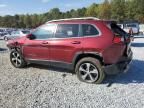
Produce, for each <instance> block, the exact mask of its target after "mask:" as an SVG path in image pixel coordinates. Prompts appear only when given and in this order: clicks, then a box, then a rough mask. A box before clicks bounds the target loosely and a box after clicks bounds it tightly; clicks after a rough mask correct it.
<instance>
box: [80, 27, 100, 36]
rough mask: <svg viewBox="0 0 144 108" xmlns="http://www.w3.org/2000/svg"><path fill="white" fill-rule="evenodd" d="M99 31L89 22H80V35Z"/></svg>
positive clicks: (91, 34)
mask: <svg viewBox="0 0 144 108" xmlns="http://www.w3.org/2000/svg"><path fill="white" fill-rule="evenodd" d="M98 34H99V31H98V30H97V29H96V28H95V27H94V26H93V25H90V24H82V35H83V36H94V35H98Z"/></svg>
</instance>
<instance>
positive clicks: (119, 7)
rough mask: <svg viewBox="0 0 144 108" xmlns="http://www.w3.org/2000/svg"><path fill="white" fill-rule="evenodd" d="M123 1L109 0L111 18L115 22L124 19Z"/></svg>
mask: <svg viewBox="0 0 144 108" xmlns="http://www.w3.org/2000/svg"><path fill="white" fill-rule="evenodd" d="M125 9H126V7H125V0H111V12H112V18H113V19H115V20H118V21H120V20H123V19H125V11H126V10H125Z"/></svg>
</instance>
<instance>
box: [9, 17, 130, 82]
mask: <svg viewBox="0 0 144 108" xmlns="http://www.w3.org/2000/svg"><path fill="white" fill-rule="evenodd" d="M130 43H131V39H130V36H129V35H128V34H127V33H126V32H125V31H123V30H122V29H121V28H120V27H119V26H117V25H116V23H115V22H113V21H104V20H99V19H96V18H72V19H61V20H53V21H49V22H47V23H45V24H43V25H42V26H40V27H38V28H36V29H35V30H34V31H33V32H32V33H31V34H29V35H28V36H25V37H21V38H18V39H15V40H9V41H8V42H7V46H8V48H9V49H10V50H11V53H10V61H11V63H12V65H13V66H14V67H16V68H23V67H25V66H26V65H27V64H29V63H37V64H44V65H53V66H57V67H62V68H67V69H71V70H74V72H76V74H77V76H78V78H79V80H81V81H83V82H87V83H97V84H98V83H101V82H102V81H103V79H104V77H105V75H106V74H116V73H119V72H124V71H125V70H126V69H127V67H128V65H129V64H130V61H131V60H132V55H133V54H132V51H131V48H130Z"/></svg>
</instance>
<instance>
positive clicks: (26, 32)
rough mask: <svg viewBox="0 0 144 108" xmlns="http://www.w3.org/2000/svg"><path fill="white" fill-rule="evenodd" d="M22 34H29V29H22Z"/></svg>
mask: <svg viewBox="0 0 144 108" xmlns="http://www.w3.org/2000/svg"><path fill="white" fill-rule="evenodd" d="M22 33H23V34H30V31H22Z"/></svg>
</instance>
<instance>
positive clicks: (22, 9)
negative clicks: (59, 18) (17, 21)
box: [0, 0, 104, 16]
mask: <svg viewBox="0 0 144 108" xmlns="http://www.w3.org/2000/svg"><path fill="white" fill-rule="evenodd" d="M103 1H104V0H0V16H4V15H15V14H33V13H45V12H48V11H49V10H50V9H52V8H59V9H60V10H61V11H63V12H65V11H68V10H71V9H77V8H82V7H88V6H89V5H91V4H92V3H98V4H99V3H102V2H103Z"/></svg>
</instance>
